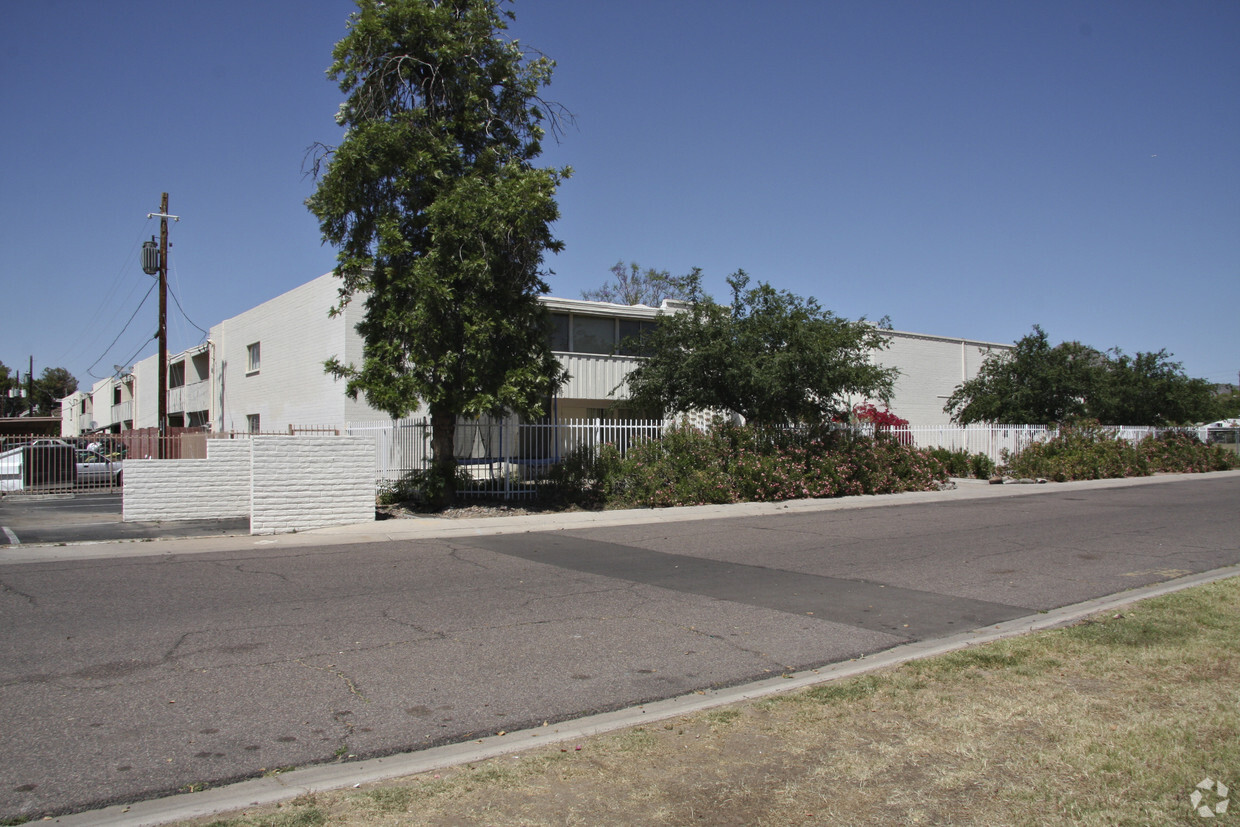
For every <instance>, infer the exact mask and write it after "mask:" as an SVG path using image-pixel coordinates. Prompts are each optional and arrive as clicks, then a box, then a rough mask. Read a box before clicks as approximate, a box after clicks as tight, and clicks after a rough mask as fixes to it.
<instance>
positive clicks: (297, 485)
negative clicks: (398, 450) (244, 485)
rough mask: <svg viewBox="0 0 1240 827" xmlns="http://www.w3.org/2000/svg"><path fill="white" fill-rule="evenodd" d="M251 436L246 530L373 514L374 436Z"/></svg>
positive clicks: (316, 524) (285, 528) (343, 521)
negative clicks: (248, 516)
mask: <svg viewBox="0 0 1240 827" xmlns="http://www.w3.org/2000/svg"><path fill="white" fill-rule="evenodd" d="M251 441H252V442H253V444H254V464H253V476H252V488H251V490H252V492H253V493H252V498H251V510H250V533H251V534H279V533H283V532H289V531H302V530H305V529H308V528H321V527H323V526H329V525H348V524H350V523H361V522H367V521H370V520H373V519H374V518H375V441H374V438H373V437H361V436H356V437H343V436H342V437H333V436H323V437H320V436H290V437H283V436H260V437H254V438H253V439H252V440H251Z"/></svg>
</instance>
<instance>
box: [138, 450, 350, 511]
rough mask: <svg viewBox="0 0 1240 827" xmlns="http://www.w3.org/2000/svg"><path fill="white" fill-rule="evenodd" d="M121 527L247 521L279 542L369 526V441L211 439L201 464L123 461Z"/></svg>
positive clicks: (170, 461) (185, 460)
mask: <svg viewBox="0 0 1240 827" xmlns="http://www.w3.org/2000/svg"><path fill="white" fill-rule="evenodd" d="M122 511H123V513H124V519H125V520H127V521H136V520H153V521H169V520H207V519H224V518H229V517H245V516H247V515H248V516H249V518H250V533H251V534H280V533H285V532H290V531H304V530H306V529H311V528H321V527H323V526H330V525H348V524H350V523H363V522H369V521H371V520H374V518H375V440H374V437H373V436H356V437H331V436H325V437H317V436H297V437H285V436H260V437H252V438H249V439H211V440H208V441H207V458H206V459H179V460H173V459H164V460H158V459H144V460H126V462H125V488H124V495H123V504H122Z"/></svg>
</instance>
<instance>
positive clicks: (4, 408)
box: [0, 362, 20, 416]
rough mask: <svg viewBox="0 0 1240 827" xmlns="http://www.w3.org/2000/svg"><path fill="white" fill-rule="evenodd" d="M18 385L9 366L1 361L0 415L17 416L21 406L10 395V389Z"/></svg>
mask: <svg viewBox="0 0 1240 827" xmlns="http://www.w3.org/2000/svg"><path fill="white" fill-rule="evenodd" d="M15 387H17V379H16V377H15V376H14V375H13V374H12V373H11V372H10V370H9V366H8V365H6V364H5V363H4V362H0V416H15V415H16V414H17V413H19V412H20V411H19V408H18V406H17V405H15V404H14V402H15V401H16V400H14V399H13V398H11V397H10V396H9V391H10V390H12V389H13V388H15Z"/></svg>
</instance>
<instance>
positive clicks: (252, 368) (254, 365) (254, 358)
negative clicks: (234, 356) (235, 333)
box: [245, 342, 262, 373]
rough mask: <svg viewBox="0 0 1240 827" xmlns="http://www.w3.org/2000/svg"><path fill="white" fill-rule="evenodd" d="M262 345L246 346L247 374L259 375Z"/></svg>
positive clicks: (256, 343) (257, 343)
mask: <svg viewBox="0 0 1240 827" xmlns="http://www.w3.org/2000/svg"><path fill="white" fill-rule="evenodd" d="M261 344H262V343H261V342H255V343H254V344H252V345H247V346H246V348H245V372H246V373H258V365H259V356H260V353H259V345H261Z"/></svg>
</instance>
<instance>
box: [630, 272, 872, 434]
mask: <svg viewBox="0 0 1240 827" xmlns="http://www.w3.org/2000/svg"><path fill="white" fill-rule="evenodd" d="M728 285H729V286H730V288H731V290H732V303H731V305H721V304H717V303H716V302H714V301H713V300H711V299H710V298H709V297H707V296H705V295H704V294H703V293H702V290H701V280H700V276H699V275H698V274H697V273H696V272H695V273H694V274H692V275H691V276H690V278H689V283H688V290H687V293H688V295H689V296H690V301H691V302H692V304H691V307H690V308H689V309H688V310H686V311H685V312H683V313H676V314H671V315H668V316H666V317H664V318H663V319H662V320H661V321H660V323H659V325H658V326H657V327H656V328H655V330H654V331H653V332H652V333H651V334H649V338H648V339H647V340H646V341H645V343H644V344H645V345H646V346H647V347H648V349H649V352H650V354H651V355H650V357H649V358H648V359H646V360H645V361H644V362H643V363H642V364H641V365H639V366H638V367H637V368H636V369H635V370H634V371H633V372H631V373H630V374H629V376H628V378H627V380H626V382H627V384H628V388H629V392H630V395H631V396H632V398H633V402H634V403H635V404H637V405H639V406H644V407H648V408H652V409H661V410H663V411H665V412H671V413H688V412H690V411H695V410H724V411H733V412H736V413H739V414H741V415H743V416H744V417H745V419H746V420H748V421H750V422H754V423H757V424H760V425H779V424H786V423H793V422H809V423H817V422H823V421H827V420H830V419H832V418H834V417H841V416H847V414H848V412H849V400H848V397H850V396H867V397H871V398H878V399H883V400H884V401H885V400H887V399H889V398H890V396H891V392H892V386H893V383H894V381H895V377H896V371H895V370H894V369H892V368H883V367H880V366H879V365H877V364H875V363H874V362H873V361H872V359H871V356H872V355H873V353H874V352H875V351H877V350H879V349H881V348H884V347H886V346H887V338H886V337H885V336H884V335H883V332H882V329H881V328H880V327H876V326H874V325H872V324H870V323H868V322H866V321H864V320H861V321H856V322H851V321H848V320H847V319H842V318H840V317H838V316H835V315H834V314H832V313H831V312H830V311H827V310H824V309H823V308H822V307H821V306H820V305H819V304H818V302H817V301H815V300H814V299H813V298H808V299H806V298H802V297H800V296H797V295H794V294H792V293H789V292H787V291H782V290H776V289H775V288H773V287H771V286H770V285H769V284H766V283H759V284H757V285H756V286H752V287H751V286H750V284H749V276H748V275H746V273H745V271H743V270H738V271H737V272H736V273H734V274H733V275H731V276H729V277H728Z"/></svg>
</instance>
